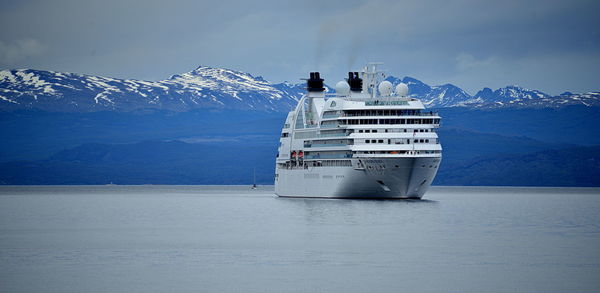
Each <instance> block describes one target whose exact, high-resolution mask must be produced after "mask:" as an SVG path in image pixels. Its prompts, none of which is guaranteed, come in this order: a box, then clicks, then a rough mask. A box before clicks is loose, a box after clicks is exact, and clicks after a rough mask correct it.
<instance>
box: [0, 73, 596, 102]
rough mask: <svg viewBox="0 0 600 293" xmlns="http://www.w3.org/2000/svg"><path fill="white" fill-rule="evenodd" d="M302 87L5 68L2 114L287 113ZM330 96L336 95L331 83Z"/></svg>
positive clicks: (499, 97) (248, 78) (0, 77)
mask: <svg viewBox="0 0 600 293" xmlns="http://www.w3.org/2000/svg"><path fill="white" fill-rule="evenodd" d="M386 80H388V81H390V82H392V84H394V86H395V85H396V84H398V83H400V82H404V83H406V84H407V85H408V87H409V90H410V96H412V97H415V98H419V99H421V100H422V101H423V102H424V103H425V105H426V106H427V107H428V108H441V107H474V108H499V107H536V108H543V107H562V106H566V105H584V106H600V92H590V93H584V94H572V93H564V94H562V95H560V96H550V95H548V94H545V93H543V92H540V91H537V90H530V89H525V88H521V87H518V86H507V87H504V88H500V89H497V90H492V89H489V88H484V89H483V90H481V91H479V92H478V93H477V94H475V95H474V96H471V95H469V94H468V93H467V92H465V91H464V90H462V89H460V88H459V87H457V86H455V85H452V84H444V85H436V86H430V85H427V84H426V83H424V82H422V81H419V80H418V79H415V78H412V77H404V78H402V79H400V78H396V77H393V76H389V77H388V78H387V79H386ZM305 88H306V85H305V84H304V82H299V83H295V84H294V83H289V82H283V83H278V84H272V83H269V82H268V81H266V80H264V79H263V78H262V77H260V76H256V77H255V76H252V75H251V74H248V73H244V72H240V71H235V70H230V69H223V68H211V67H205V66H200V67H198V68H197V69H195V70H193V71H190V72H187V73H183V74H177V75H173V76H171V77H170V78H168V79H165V80H161V81H143V80H132V79H117V78H110V77H100V76H91V75H83V74H76V73H61V72H54V71H43V70H32V69H18V70H2V71H0V111H13V110H19V109H39V110H44V111H51V112H96V111H119V112H128V111H135V110H143V109H161V110H168V111H177V112H182V111H189V110H193V109H206V108H208V109H236V110H259V111H274V112H280V111H282V112H285V111H289V110H290V109H292V108H293V107H295V106H296V103H297V101H298V100H299V99H300V98H301V97H302V95H303V94H304V93H305V91H306V90H305ZM326 90H327V91H328V92H333V91H332V89H331V88H329V87H327V86H326Z"/></svg>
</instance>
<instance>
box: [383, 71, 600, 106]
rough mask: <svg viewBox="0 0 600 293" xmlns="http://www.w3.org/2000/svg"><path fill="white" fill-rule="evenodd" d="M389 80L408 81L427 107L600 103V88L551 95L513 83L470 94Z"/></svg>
mask: <svg viewBox="0 0 600 293" xmlns="http://www.w3.org/2000/svg"><path fill="white" fill-rule="evenodd" d="M386 80H388V81H390V82H391V83H392V84H393V85H394V86H396V85H397V84H398V83H400V82H403V83H405V84H407V85H408V88H409V95H410V96H411V97H415V98H418V99H420V100H421V101H423V103H424V104H425V105H426V106H427V107H428V108H442V107H473V108H503V107H527V108H547V107H552V108H556V107H562V106H568V105H584V106H600V92H589V93H584V94H573V93H569V92H565V93H563V94H561V95H560V96H551V95H548V94H546V93H543V92H541V91H538V90H531V89H526V88H522V87H519V86H516V85H511V86H506V87H503V88H499V89H497V90H492V89H490V88H484V89H482V90H480V91H479V92H477V94H475V95H474V96H471V95H469V94H468V93H467V92H465V91H464V90H462V89H460V88H459V87H457V86H455V85H452V84H444V85H439V86H429V85H427V84H425V83H423V82H421V81H419V80H417V79H415V78H412V77H404V78H402V79H400V78H396V77H394V76H389V77H387V78H386Z"/></svg>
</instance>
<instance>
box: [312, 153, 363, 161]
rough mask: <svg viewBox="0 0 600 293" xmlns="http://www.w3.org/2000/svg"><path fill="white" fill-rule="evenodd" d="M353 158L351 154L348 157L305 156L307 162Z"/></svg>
mask: <svg viewBox="0 0 600 293" xmlns="http://www.w3.org/2000/svg"><path fill="white" fill-rule="evenodd" d="M348 158H352V155H351V154H347V155H307V156H305V158H304V159H305V160H314V159H348Z"/></svg>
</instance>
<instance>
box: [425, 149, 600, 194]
mask: <svg viewBox="0 0 600 293" xmlns="http://www.w3.org/2000/svg"><path fill="white" fill-rule="evenodd" d="M434 184H436V185H483V186H485V185H499V186H596V187H597V186H600V146H594V147H575V148H568V149H561V150H548V151H541V152H535V153H531V154H526V155H516V156H514V155H513V156H509V155H505V156H490V157H487V158H480V159H476V160H473V161H470V162H465V163H463V164H462V165H459V166H456V165H455V166H453V167H452V168H444V167H443V163H442V168H440V171H439V173H438V176H437V177H436V179H435V181H434Z"/></svg>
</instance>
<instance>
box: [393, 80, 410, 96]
mask: <svg viewBox="0 0 600 293" xmlns="http://www.w3.org/2000/svg"><path fill="white" fill-rule="evenodd" d="M396 95H398V96H399V97H406V96H408V86H407V85H406V84H405V83H403V82H401V83H399V84H398V85H397V86H396Z"/></svg>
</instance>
